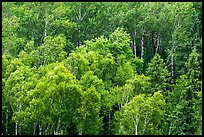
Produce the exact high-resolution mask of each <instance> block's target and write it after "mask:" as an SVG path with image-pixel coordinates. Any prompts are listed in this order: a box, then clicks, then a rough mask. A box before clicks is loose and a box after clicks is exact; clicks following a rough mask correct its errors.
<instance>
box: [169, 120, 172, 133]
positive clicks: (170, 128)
mask: <svg viewBox="0 0 204 137" xmlns="http://www.w3.org/2000/svg"><path fill="white" fill-rule="evenodd" d="M171 127H172V121H171V123H170V127H169V135H171Z"/></svg>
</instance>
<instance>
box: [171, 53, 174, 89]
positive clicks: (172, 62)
mask: <svg viewBox="0 0 204 137" xmlns="http://www.w3.org/2000/svg"><path fill="white" fill-rule="evenodd" d="M173 77H174V59H173V53H172V55H171V91H173V83H174V78H173Z"/></svg>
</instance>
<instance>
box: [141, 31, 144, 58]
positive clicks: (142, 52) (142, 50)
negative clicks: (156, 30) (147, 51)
mask: <svg viewBox="0 0 204 137" xmlns="http://www.w3.org/2000/svg"><path fill="white" fill-rule="evenodd" d="M143 55H144V36H143V35H142V39H141V59H143Z"/></svg>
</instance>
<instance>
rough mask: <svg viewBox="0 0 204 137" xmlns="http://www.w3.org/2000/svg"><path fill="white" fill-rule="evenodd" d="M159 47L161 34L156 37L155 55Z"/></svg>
mask: <svg viewBox="0 0 204 137" xmlns="http://www.w3.org/2000/svg"><path fill="white" fill-rule="evenodd" d="M158 49H159V34H158V35H157V37H156V50H155V54H154V55H157V52H158Z"/></svg>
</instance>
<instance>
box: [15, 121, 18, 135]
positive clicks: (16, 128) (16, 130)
mask: <svg viewBox="0 0 204 137" xmlns="http://www.w3.org/2000/svg"><path fill="white" fill-rule="evenodd" d="M15 135H18V123H17V122H16V124H15Z"/></svg>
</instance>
